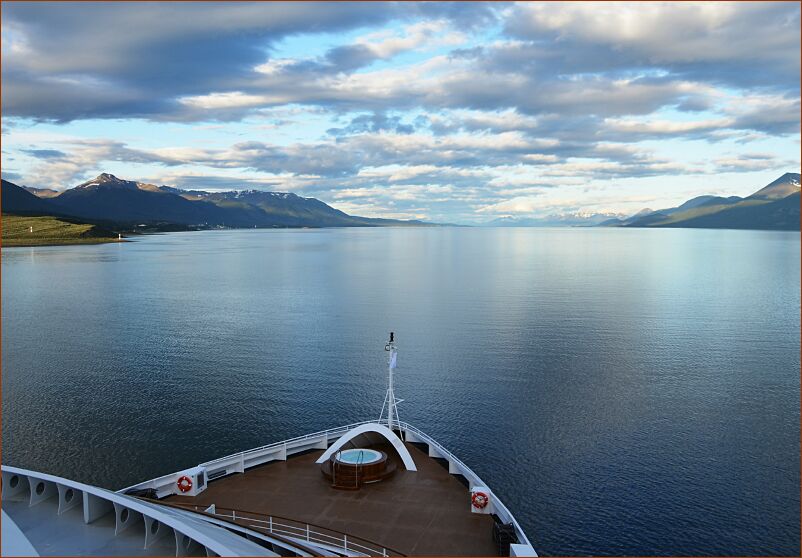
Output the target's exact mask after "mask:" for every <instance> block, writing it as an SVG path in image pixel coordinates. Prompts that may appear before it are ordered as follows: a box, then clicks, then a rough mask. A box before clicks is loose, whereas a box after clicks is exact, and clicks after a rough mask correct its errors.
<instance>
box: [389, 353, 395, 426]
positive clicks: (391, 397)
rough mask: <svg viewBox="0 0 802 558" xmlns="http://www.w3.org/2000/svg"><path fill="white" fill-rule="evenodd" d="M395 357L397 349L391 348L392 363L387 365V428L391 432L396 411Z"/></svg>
mask: <svg viewBox="0 0 802 558" xmlns="http://www.w3.org/2000/svg"><path fill="white" fill-rule="evenodd" d="M394 355H395V347H393V346H392V345H391V346H390V361H389V364H388V365H387V370H389V372H390V381H389V388H388V390H387V400H388V402H389V407H388V408H387V428H389V429H390V432H392V431H393V415H394V412H393V411H395V393H394V392H393V364H394V363H393V356H394Z"/></svg>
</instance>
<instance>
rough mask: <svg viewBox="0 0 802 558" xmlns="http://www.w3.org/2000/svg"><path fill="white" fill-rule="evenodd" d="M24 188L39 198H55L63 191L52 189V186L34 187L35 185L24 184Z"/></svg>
mask: <svg viewBox="0 0 802 558" xmlns="http://www.w3.org/2000/svg"><path fill="white" fill-rule="evenodd" d="M23 188H25V189H26V190H27V191H29V192H30V193H31V194H33V195H34V196H36V197H37V198H53V197H55V196H58V195H59V194H60V193H61V192H59V191H58V190H51V189H50V188H34V187H33V186H23Z"/></svg>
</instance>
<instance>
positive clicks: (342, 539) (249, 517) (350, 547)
mask: <svg viewBox="0 0 802 558" xmlns="http://www.w3.org/2000/svg"><path fill="white" fill-rule="evenodd" d="M171 506H176V507H180V508H185V509H193V510H195V511H198V512H203V513H205V514H208V515H211V516H213V517H216V518H219V519H224V520H226V521H231V522H233V523H237V524H239V525H244V526H247V527H248V528H250V529H258V530H261V531H265V532H267V533H269V534H271V535H275V536H279V537H284V538H289V539H292V540H294V541H297V542H301V543H303V542H307V543H309V544H313V545H318V546H320V545H322V546H323V547H324V549H329V550H332V549H333V550H335V551H337V552H339V553H342V554H345V555H347V556H385V557H386V556H404V554H401V553H400V552H398V551H396V550H393V549H390V548H387V547H384V546H382V545H380V544H378V543H374V542H371V541H368V540H366V539H362V538H360V537H355V536H353V535H351V536H349V535H347V534H346V533H340V532H337V531H334V530H332V529H328V528H325V527H320V526H318V525H312V524H311V523H304V522H302V521H295V520H292V519H288V518H286V517H277V516H274V515H266V514H260V513H255V512H246V511H241V510H240V511H238V510H234V509H231V508H219V507H215V510H214V511H210V510H208V509H203V507H202V506H193V505H191V504H175V503H172V504H171ZM218 510H223V511H218Z"/></svg>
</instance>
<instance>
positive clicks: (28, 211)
mask: <svg viewBox="0 0 802 558" xmlns="http://www.w3.org/2000/svg"><path fill="white" fill-rule="evenodd" d="M0 208H2V210H3V213H17V214H19V215H47V214H48V213H49V212H50V210H51V207H50V204H49V203H48V202H47V201H45V200H43V199H40V198H38V197H36V196H35V195H33V194H32V193H30V192H29V191H27V190H26V189H25V188H23V187H22V186H17V185H16V184H14V183H13V182H9V181H8V180H3V181H2V189H0Z"/></svg>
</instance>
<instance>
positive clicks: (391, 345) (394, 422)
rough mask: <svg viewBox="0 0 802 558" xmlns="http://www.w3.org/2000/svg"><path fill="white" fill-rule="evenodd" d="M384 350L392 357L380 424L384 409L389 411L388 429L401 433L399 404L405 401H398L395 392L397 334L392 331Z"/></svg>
mask: <svg viewBox="0 0 802 558" xmlns="http://www.w3.org/2000/svg"><path fill="white" fill-rule="evenodd" d="M384 350H385V351H387V352H389V353H390V356H389V358H388V361H387V373H388V376H389V378H388V383H387V395H385V396H384V403H383V404H382V410H381V413H380V414H379V422H381V421H382V417H384V409H385V408H386V409H387V428H389V429H390V430H391V431H392V430H395V428H396V427H397V428H398V431H399V432H400V431H401V425H400V423H399V421H398V404H399V403H401V402H402V401H403V399H396V397H395V392H394V391H393V369H395V366H396V361H397V359H398V349H397V348H396V346H395V334H394V333H393V332H392V331H391V332H390V341H389V342H388V343H387V344H386V345H385V346H384Z"/></svg>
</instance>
